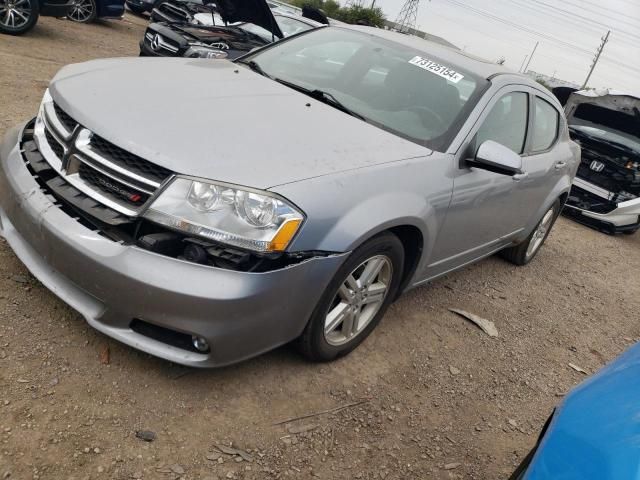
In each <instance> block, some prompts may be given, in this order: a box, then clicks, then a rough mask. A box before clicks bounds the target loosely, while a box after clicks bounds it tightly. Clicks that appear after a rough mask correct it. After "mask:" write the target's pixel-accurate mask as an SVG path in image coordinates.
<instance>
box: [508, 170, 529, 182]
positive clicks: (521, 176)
mask: <svg viewBox="0 0 640 480" xmlns="http://www.w3.org/2000/svg"><path fill="white" fill-rule="evenodd" d="M528 176H529V172H522V173H516V174H515V175H513V176H512V177H511V178H513V181H514V182H519V181H520V180H522V179H524V178H527V177H528Z"/></svg>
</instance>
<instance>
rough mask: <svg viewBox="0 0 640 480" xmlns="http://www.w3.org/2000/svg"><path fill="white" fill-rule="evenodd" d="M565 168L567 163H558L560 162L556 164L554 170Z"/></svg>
mask: <svg viewBox="0 0 640 480" xmlns="http://www.w3.org/2000/svg"><path fill="white" fill-rule="evenodd" d="M566 166H567V162H562V161H560V162H557V163H556V165H555V168H556V170H560V169H562V168H564V167H566Z"/></svg>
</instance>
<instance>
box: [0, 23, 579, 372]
mask: <svg viewBox="0 0 640 480" xmlns="http://www.w3.org/2000/svg"><path fill="white" fill-rule="evenodd" d="M578 159H579V147H578V146H577V145H576V144H574V143H573V142H571V140H570V139H569V135H568V133H567V125H566V122H565V119H564V116H563V113H562V108H561V106H560V105H559V104H558V102H557V101H556V100H555V98H554V97H553V96H552V95H550V94H549V92H548V91H547V90H545V89H544V88H542V87H541V86H539V85H538V84H536V83H535V82H533V81H531V80H529V79H528V78H527V77H525V76H522V75H518V74H515V73H512V72H509V71H508V70H506V69H504V68H503V67H501V66H499V65H495V64H492V63H489V62H485V61H482V60H480V59H476V58H471V57H469V56H467V55H465V54H464V53H463V52H459V51H455V50H452V49H449V48H447V47H443V46H441V45H437V44H434V43H430V42H427V41H424V40H422V39H418V38H416V37H411V36H407V35H401V34H397V33H393V32H388V31H384V30H378V29H370V28H366V27H357V28H356V27H327V28H323V29H318V30H314V31H311V32H308V33H304V34H301V35H298V36H294V37H292V38H289V39H286V40H284V41H282V42H278V43H277V44H275V45H272V46H267V47H265V48H262V49H260V50H258V51H255V52H252V53H251V54H250V55H248V56H245V57H243V58H241V59H239V60H238V61H236V62H229V61H226V60H220V61H210V60H199V59H179V58H177V59H153V58H151V59H107V60H98V61H93V62H87V63H82V64H77V65H70V66H67V67H65V68H63V69H62V70H61V71H60V72H59V73H58V74H57V75H56V77H55V78H54V79H53V80H52V81H51V84H50V86H49V89H48V91H47V92H46V93H45V95H44V99H43V102H42V105H41V107H40V111H39V113H38V115H37V117H36V118H35V119H34V120H32V121H30V122H28V123H26V124H24V125H21V126H19V127H17V128H15V129H13V130H11V131H10V132H9V133H8V135H7V137H6V138H5V140H4V143H3V145H2V147H1V148H0V166H1V170H0V205H1V211H0V219H1V231H2V235H3V236H4V237H5V238H6V240H7V242H8V243H9V244H10V245H11V247H12V248H13V250H14V251H15V253H16V254H17V255H18V257H20V259H21V260H22V261H23V262H24V263H25V264H26V265H27V267H28V268H29V269H30V270H31V272H32V273H33V274H34V275H35V276H36V277H37V278H39V279H40V281H42V283H43V284H45V285H46V286H47V287H49V288H50V289H51V291H52V292H54V293H55V294H56V295H58V296H59V297H60V298H62V299H63V300H64V301H65V302H67V303H68V304H69V305H71V306H72V307H74V308H75V309H76V310H78V311H79V312H80V313H81V314H82V315H83V316H84V317H85V318H86V319H87V321H88V322H89V323H90V324H91V325H92V326H94V327H95V328H96V329H98V330H100V331H101V332H103V333H105V334H106V335H109V336H111V337H113V338H116V339H118V340H120V341H122V342H124V343H126V344H128V345H131V346H132V347H134V348H138V349H140V350H143V351H146V352H149V353H151V354H154V355H157V356H160V357H163V358H166V359H169V360H171V361H174V362H178V363H182V364H186V365H192V366H220V365H225V364H229V363H233V362H237V361H240V360H242V359H245V358H248V357H251V356H254V355H257V354H259V353H261V352H264V351H267V350H270V349H272V348H275V347H277V346H278V345H282V344H285V343H288V342H291V341H295V344H296V345H297V346H298V348H299V349H300V351H301V352H302V353H303V354H304V355H305V356H307V357H308V358H310V359H313V360H320V361H326V360H331V359H334V358H337V357H339V356H341V355H345V354H346V353H348V352H350V351H351V350H353V349H354V348H355V347H356V346H358V345H359V344H360V343H361V342H362V341H364V340H365V338H366V337H367V336H368V335H369V334H370V333H371V332H372V331H373V329H374V328H375V327H376V326H377V325H378V323H379V322H380V320H381V319H382V317H383V315H384V314H385V311H386V310H387V307H388V306H389V304H390V303H391V302H392V301H394V300H395V299H396V298H398V296H399V295H400V294H401V293H402V292H405V291H407V290H408V289H410V288H413V287H416V286H418V285H423V284H425V283H427V282H429V281H430V280H433V279H435V278H437V277H439V276H441V275H444V274H446V273H448V272H451V271H452V270H455V269H458V268H461V267H463V266H465V265H469V264H470V263H472V262H475V261H478V260H480V259H482V258H484V257H486V256H488V255H492V254H494V253H496V252H500V253H501V255H502V256H503V257H504V258H506V259H507V260H509V261H510V262H513V263H515V264H518V265H524V264H526V263H528V262H530V261H531V260H532V259H533V258H534V257H535V255H536V254H537V253H538V251H539V250H540V248H541V246H542V244H543V242H544V240H545V238H546V237H547V235H548V234H549V231H550V229H551V227H552V225H553V223H554V221H555V219H556V217H557V216H558V214H559V212H560V210H561V208H562V207H563V204H564V202H565V199H566V198H567V194H568V192H569V189H570V187H571V182H572V179H573V177H574V175H575V172H576V169H577V166H578Z"/></svg>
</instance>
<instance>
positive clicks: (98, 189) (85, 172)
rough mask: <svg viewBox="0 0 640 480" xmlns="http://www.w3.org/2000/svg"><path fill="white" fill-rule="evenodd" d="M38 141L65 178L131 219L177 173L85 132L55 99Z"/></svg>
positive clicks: (43, 115) (44, 113) (40, 123)
mask: <svg viewBox="0 0 640 480" xmlns="http://www.w3.org/2000/svg"><path fill="white" fill-rule="evenodd" d="M71 127H72V128H71ZM34 138H35V140H36V145H37V146H38V149H39V150H40V153H41V154H42V156H43V157H44V159H45V160H46V162H47V163H49V165H50V166H51V167H52V168H53V169H54V170H55V171H56V172H57V173H58V174H59V175H60V176H61V178H63V179H64V180H65V181H67V182H68V183H69V184H71V185H73V187H75V188H77V189H78V190H80V191H81V192H82V193H84V194H85V195H88V196H89V197H91V198H93V199H94V200H96V201H98V202H99V203H102V204H103V205H105V206H107V207H109V208H111V209H113V210H115V211H117V212H119V213H121V214H124V215H127V216H130V217H135V216H137V215H138V214H139V213H140V211H141V210H142V209H143V208H144V207H145V205H146V204H147V203H149V202H150V200H151V199H152V197H153V196H154V194H155V193H156V192H157V191H158V189H159V188H160V187H161V185H162V184H163V182H165V181H166V180H168V179H169V178H170V177H171V176H172V175H173V172H171V171H170V170H167V169H165V168H163V167H160V166H158V165H155V164H153V163H151V162H148V161H147V160H144V159H143V158H141V157H138V156H136V155H134V154H132V153H130V152H128V151H126V150H124V149H122V148H120V147H118V146H117V145H114V144H112V143H110V142H108V141H107V140H105V139H104V138H102V137H99V136H97V135H95V134H93V133H92V132H91V131H89V130H88V129H86V128H83V127H82V126H81V125H80V124H78V123H77V122H75V120H74V119H73V118H72V117H71V116H69V115H67V114H66V113H64V111H63V110H62V109H61V108H60V107H59V106H58V105H55V104H54V103H53V101H51V100H49V101H46V99H45V101H44V102H43V106H42V108H41V110H40V114H39V116H38V119H37V120H36V125H35V128H34Z"/></svg>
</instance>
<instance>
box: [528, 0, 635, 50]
mask: <svg viewBox="0 0 640 480" xmlns="http://www.w3.org/2000/svg"><path fill="white" fill-rule="evenodd" d="M531 1H533V2H535V3H537V4H538V5H543V6H545V7H547V8H550V9H552V10H555V11H557V12H562V13H564V14H565V15H568V16H569V17H570V18H580V19H582V20H584V21H585V22H590V23H593V24H595V25H599V26H601V27H605V28H607V29H609V30H615V32H616V33H621V34H624V35H628V36H629V37H633V38H635V39H637V40H640V35H636V34H634V33H629V32H627V31H626V30H621V29H619V28H613V27H611V26H610V25H607V24H606V23H602V22H598V21H596V20H593V19H591V18H589V17H585V16H583V15H579V14H577V13H575V12H572V11H570V10H564V9H562V8H559V7H556V6H555V5H549V4H548V3H545V2H543V1H541V0H531Z"/></svg>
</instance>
